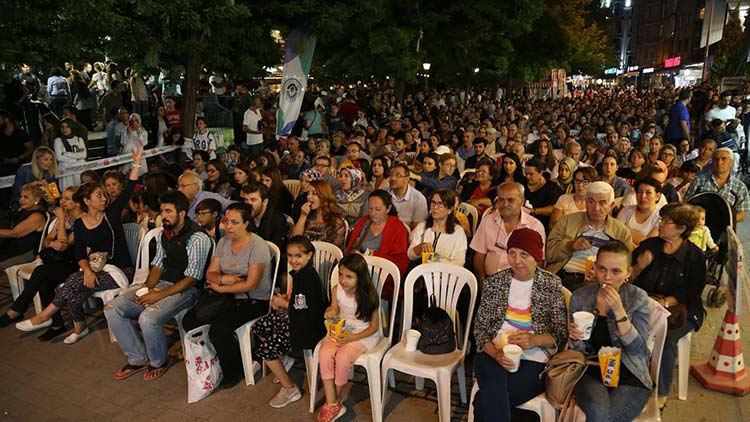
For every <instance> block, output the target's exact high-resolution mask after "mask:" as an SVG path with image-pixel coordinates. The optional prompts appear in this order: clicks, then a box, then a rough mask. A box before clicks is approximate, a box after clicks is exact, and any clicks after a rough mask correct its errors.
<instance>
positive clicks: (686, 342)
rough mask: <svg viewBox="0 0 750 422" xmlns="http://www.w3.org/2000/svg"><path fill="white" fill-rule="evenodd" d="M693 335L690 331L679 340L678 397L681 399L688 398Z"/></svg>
mask: <svg viewBox="0 0 750 422" xmlns="http://www.w3.org/2000/svg"><path fill="white" fill-rule="evenodd" d="M691 337H692V336H691V334H690V333H688V334H686V335H685V336H684V337H682V338H681V339H680V340H679V341H678V342H677V360H678V363H677V371H678V372H677V398H679V399H680V400H687V392H688V378H689V377H688V372H689V369H690V340H691Z"/></svg>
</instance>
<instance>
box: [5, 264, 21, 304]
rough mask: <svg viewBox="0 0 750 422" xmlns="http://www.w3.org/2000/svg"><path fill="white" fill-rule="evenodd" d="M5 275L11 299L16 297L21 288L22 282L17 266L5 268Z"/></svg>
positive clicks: (19, 293)
mask: <svg viewBox="0 0 750 422" xmlns="http://www.w3.org/2000/svg"><path fill="white" fill-rule="evenodd" d="M5 275H7V276H8V284H9V285H10V294H11V296H13V300H16V299H18V296H20V295H21V291H22V290H23V285H24V282H23V280H22V279H21V280H19V277H18V270H17V267H15V266H13V267H10V268H6V269H5Z"/></svg>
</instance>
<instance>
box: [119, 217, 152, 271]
mask: <svg viewBox="0 0 750 422" xmlns="http://www.w3.org/2000/svg"><path fill="white" fill-rule="evenodd" d="M122 229H123V230H124V231H125V241H126V242H127V244H128V252H129V253H130V260H131V261H132V262H133V263H135V261H136V259H137V256H138V246H139V245H140V243H141V239H143V236H144V235H145V234H146V231H147V230H146V229H145V228H143V226H141V225H140V224H136V223H127V224H123V225H122Z"/></svg>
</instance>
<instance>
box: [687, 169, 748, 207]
mask: <svg viewBox="0 0 750 422" xmlns="http://www.w3.org/2000/svg"><path fill="white" fill-rule="evenodd" d="M703 192H718V194H719V195H721V196H722V197H723V198H724V199H726V200H727V202H729V205H731V206H732V208H734V212H748V211H750V195H748V193H747V187H746V186H745V184H744V183H742V181H741V180H740V179H739V178H737V177H730V178H729V180H727V183H726V184H724V186H723V187H721V188H719V185H718V184H717V183H716V179H715V178H714V176H713V174H708V175H701V176H698V177H696V178H695V180H693V182H692V183H690V186H689V187H688V189H687V192H685V198H686V199H690V198H691V197H693V196H694V195H697V194H699V193H703Z"/></svg>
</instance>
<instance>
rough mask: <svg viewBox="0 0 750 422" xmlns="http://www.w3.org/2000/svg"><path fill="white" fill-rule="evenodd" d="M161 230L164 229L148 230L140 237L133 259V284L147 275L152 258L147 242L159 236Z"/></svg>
mask: <svg viewBox="0 0 750 422" xmlns="http://www.w3.org/2000/svg"><path fill="white" fill-rule="evenodd" d="M162 231H164V229H163V228H161V227H157V228H155V229H152V230H149V232H148V233H146V234H145V235H144V236H143V238H142V239H141V242H140V244H139V245H138V253H137V255H136V259H135V275H134V276H133V284H139V283H143V282H144V281H146V277H148V272H149V265H150V264H151V258H152V257H150V256H149V253H150V251H149V244H150V243H151V241H152V240H154V239H156V238H157V237H159V236H161V232H162Z"/></svg>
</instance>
